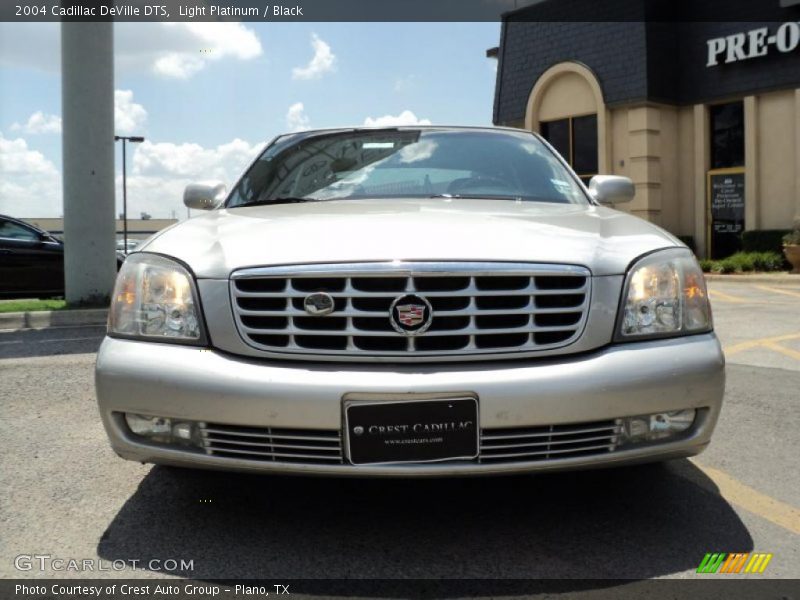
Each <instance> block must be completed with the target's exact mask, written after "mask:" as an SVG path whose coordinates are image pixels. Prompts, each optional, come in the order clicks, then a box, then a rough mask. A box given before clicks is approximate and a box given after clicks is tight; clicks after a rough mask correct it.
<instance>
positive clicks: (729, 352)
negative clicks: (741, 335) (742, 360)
mask: <svg viewBox="0 0 800 600" xmlns="http://www.w3.org/2000/svg"><path fill="white" fill-rule="evenodd" d="M798 338H800V333H790V334H788V335H779V336H776V337H768V338H759V339H757V340H750V341H747V342H741V343H739V344H734V345H733V346H730V347H729V348H723V350H724V351H725V356H733V355H734V354H737V353H739V352H742V351H744V350H750V349H751V348H756V347H758V346H764V345H766V344H775V343H777V342H784V341H786V340H796V339H798Z"/></svg>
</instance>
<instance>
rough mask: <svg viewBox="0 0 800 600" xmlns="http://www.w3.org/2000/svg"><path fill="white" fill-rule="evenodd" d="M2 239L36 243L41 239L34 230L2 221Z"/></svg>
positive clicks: (0, 235) (0, 227)
mask: <svg viewBox="0 0 800 600" xmlns="http://www.w3.org/2000/svg"><path fill="white" fill-rule="evenodd" d="M0 238H7V239H12V240H21V241H27V242H35V241H37V240H38V239H39V234H38V233H36V232H35V231H34V230H33V229H28V228H27V227H23V226H22V225H18V224H16V223H12V222H11V221H6V220H3V219H0Z"/></svg>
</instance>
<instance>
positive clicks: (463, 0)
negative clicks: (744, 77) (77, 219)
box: [0, 0, 800, 22]
mask: <svg viewBox="0 0 800 600" xmlns="http://www.w3.org/2000/svg"><path fill="white" fill-rule="evenodd" d="M504 18H505V19H508V20H513V21H553V22H564V21H583V22H602V21H653V22H666V21H765V20H766V21H769V20H773V19H776V18H777V19H779V20H793V19H796V20H800V5H786V4H785V3H780V2H779V0H764V1H763V2H754V1H748V2H744V1H739V2H730V1H728V2H722V1H721V0H703V1H697V0H602V1H598V0H111V1H100V2H98V1H96V0H3V1H2V2H0V21H7V22H15V21H16V22H37V21H62V20H64V21H143V22H145V21H173V22H192V21H263V22H272V21H277V22H290V21H295V22H325V21H329V22H336V21H343V22H357V21H361V22H368V21H376V22H417V21H433V22H436V21H439V22H451V21H464V22H466V21H500V20H502V19H504Z"/></svg>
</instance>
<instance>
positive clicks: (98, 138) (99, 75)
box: [61, 23, 116, 305]
mask: <svg viewBox="0 0 800 600" xmlns="http://www.w3.org/2000/svg"><path fill="white" fill-rule="evenodd" d="M113 40H114V30H113V24H112V23H62V24H61V105H62V109H61V110H62V120H63V140H62V143H63V169H64V174H63V182H64V185H63V193H64V277H65V285H66V299H67V302H68V303H69V304H90V305H101V304H106V303H107V302H108V299H109V296H110V295H111V290H112V287H113V285H114V278H115V277H116V254H115V249H116V241H115V237H116V232H115V222H114V205H115V203H114V43H113Z"/></svg>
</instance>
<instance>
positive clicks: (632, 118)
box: [628, 106, 661, 225]
mask: <svg viewBox="0 0 800 600" xmlns="http://www.w3.org/2000/svg"><path fill="white" fill-rule="evenodd" d="M660 117H661V111H660V110H659V108H658V107H655V106H639V107H636V108H631V109H629V110H628V153H629V155H630V171H629V172H630V176H631V179H632V180H633V183H634V185H635V186H636V197H635V199H634V201H633V203H632V204H631V207H630V212H631V213H632V214H634V215H636V216H639V217H642V218H644V219H647V220H649V221H651V222H652V223H656V224H659V225H660V224H661V118H660Z"/></svg>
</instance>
